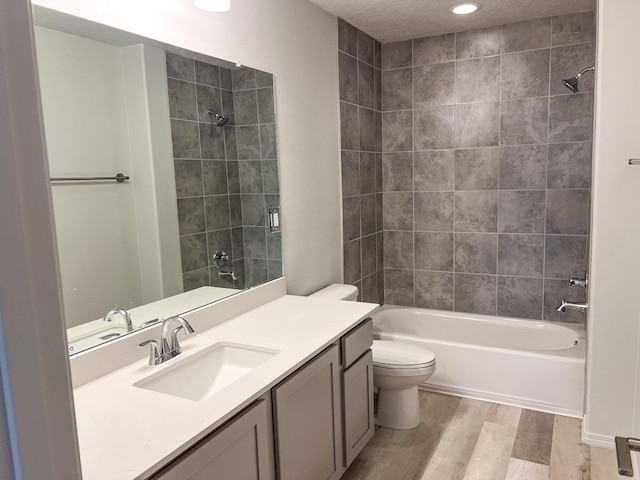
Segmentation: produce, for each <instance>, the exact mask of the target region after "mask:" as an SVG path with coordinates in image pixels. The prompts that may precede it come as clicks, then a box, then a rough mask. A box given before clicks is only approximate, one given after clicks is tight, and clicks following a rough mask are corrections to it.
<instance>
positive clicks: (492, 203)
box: [455, 190, 498, 232]
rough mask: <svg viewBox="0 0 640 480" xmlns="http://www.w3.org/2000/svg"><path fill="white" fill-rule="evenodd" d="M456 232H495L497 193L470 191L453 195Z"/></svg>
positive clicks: (496, 227)
mask: <svg viewBox="0 0 640 480" xmlns="http://www.w3.org/2000/svg"><path fill="white" fill-rule="evenodd" d="M455 204H456V205H455V231H456V232H497V231H498V192H497V191H492V190H489V191H472V192H464V191H462V192H456V193H455Z"/></svg>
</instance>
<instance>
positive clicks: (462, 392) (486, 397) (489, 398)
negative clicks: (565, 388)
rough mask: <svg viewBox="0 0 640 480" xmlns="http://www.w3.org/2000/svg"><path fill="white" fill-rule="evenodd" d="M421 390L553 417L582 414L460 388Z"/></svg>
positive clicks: (422, 388) (428, 385) (431, 387)
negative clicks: (548, 414) (542, 413)
mask: <svg viewBox="0 0 640 480" xmlns="http://www.w3.org/2000/svg"><path fill="white" fill-rule="evenodd" d="M419 388H420V389H421V390H426V391H430V392H436V393H444V394H446V395H453V396H456V397H464V398H471V399H474V400H483V401H485V402H494V403H502V404H504V405H511V406H513V407H519V408H526V409H528V410H535V411H538V412H545V413H552V414H554V415H562V416H565V417H573V418H580V419H582V416H583V412H582V411H579V410H572V409H566V408H561V407H558V406H555V405H549V404H546V403H541V402H536V401H531V400H528V399H523V398H519V397H510V396H505V395H497V394H495V393H491V392H485V391H478V390H471V389H466V388H460V387H449V386H443V385H433V384H424V383H423V384H421V385H419Z"/></svg>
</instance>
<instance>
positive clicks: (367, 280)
mask: <svg viewBox="0 0 640 480" xmlns="http://www.w3.org/2000/svg"><path fill="white" fill-rule="evenodd" d="M362 301H363V302H367V303H381V302H382V300H381V299H380V298H379V297H378V275H377V274H375V273H374V274H373V275H369V276H368V277H364V278H363V279H362Z"/></svg>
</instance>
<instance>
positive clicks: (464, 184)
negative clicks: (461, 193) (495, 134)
mask: <svg viewBox="0 0 640 480" xmlns="http://www.w3.org/2000/svg"><path fill="white" fill-rule="evenodd" d="M499 175H500V148H499V147H487V148H469V149H464V150H456V151H455V180H456V181H455V187H456V190H497V189H498V180H499Z"/></svg>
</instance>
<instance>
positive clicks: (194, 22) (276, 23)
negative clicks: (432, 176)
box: [33, 0, 342, 294]
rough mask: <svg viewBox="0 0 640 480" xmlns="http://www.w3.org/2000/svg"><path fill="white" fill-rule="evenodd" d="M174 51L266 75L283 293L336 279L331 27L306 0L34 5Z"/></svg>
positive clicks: (80, 0)
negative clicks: (221, 8) (274, 125)
mask: <svg viewBox="0 0 640 480" xmlns="http://www.w3.org/2000/svg"><path fill="white" fill-rule="evenodd" d="M33 3H34V4H37V5H40V6H43V7H48V8H52V9H55V10H60V11H63V12H65V13H69V14H71V15H75V16H79V17H82V18H85V19H87V20H91V21H95V22H98V23H103V24H106V25H109V26H112V27H115V28H120V29H122V30H126V31H130V32H133V33H136V34H139V35H143V36H146V37H149V38H152V39H155V40H159V41H163V42H166V43H170V44H173V45H177V46H179V47H182V48H186V49H189V50H193V51H196V52H201V53H204V54H207V55H211V56H214V57H218V58H221V59H224V60H229V61H234V62H235V61H240V62H242V63H244V64H246V65H248V66H251V67H254V68H258V69H261V70H265V71H268V72H271V73H273V74H274V76H275V83H276V109H277V115H278V149H279V155H278V157H279V161H280V165H279V166H280V171H279V174H280V182H281V190H282V191H281V207H282V222H283V255H284V256H283V261H284V271H285V275H286V276H287V288H288V291H289V293H292V294H306V293H310V292H311V291H313V290H315V289H317V288H319V287H321V286H324V285H326V284H328V283H331V282H336V281H340V280H341V272H342V261H341V257H342V248H341V221H340V207H341V205H340V193H339V187H340V181H339V178H340V177H339V145H340V142H339V131H340V129H339V116H338V72H337V21H336V19H335V18H334V17H332V16H331V15H329V14H328V13H326V12H324V11H322V10H320V9H319V8H317V7H316V6H314V5H312V4H310V3H309V2H307V1H305V0H268V1H266V0H232V2H231V3H232V7H231V11H229V12H225V13H211V12H205V11H202V10H198V9H197V8H195V7H194V6H193V3H192V2H191V0H153V1H151V0H109V1H107V0H104V1H100V2H87V1H84V0H34V1H33Z"/></svg>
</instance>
